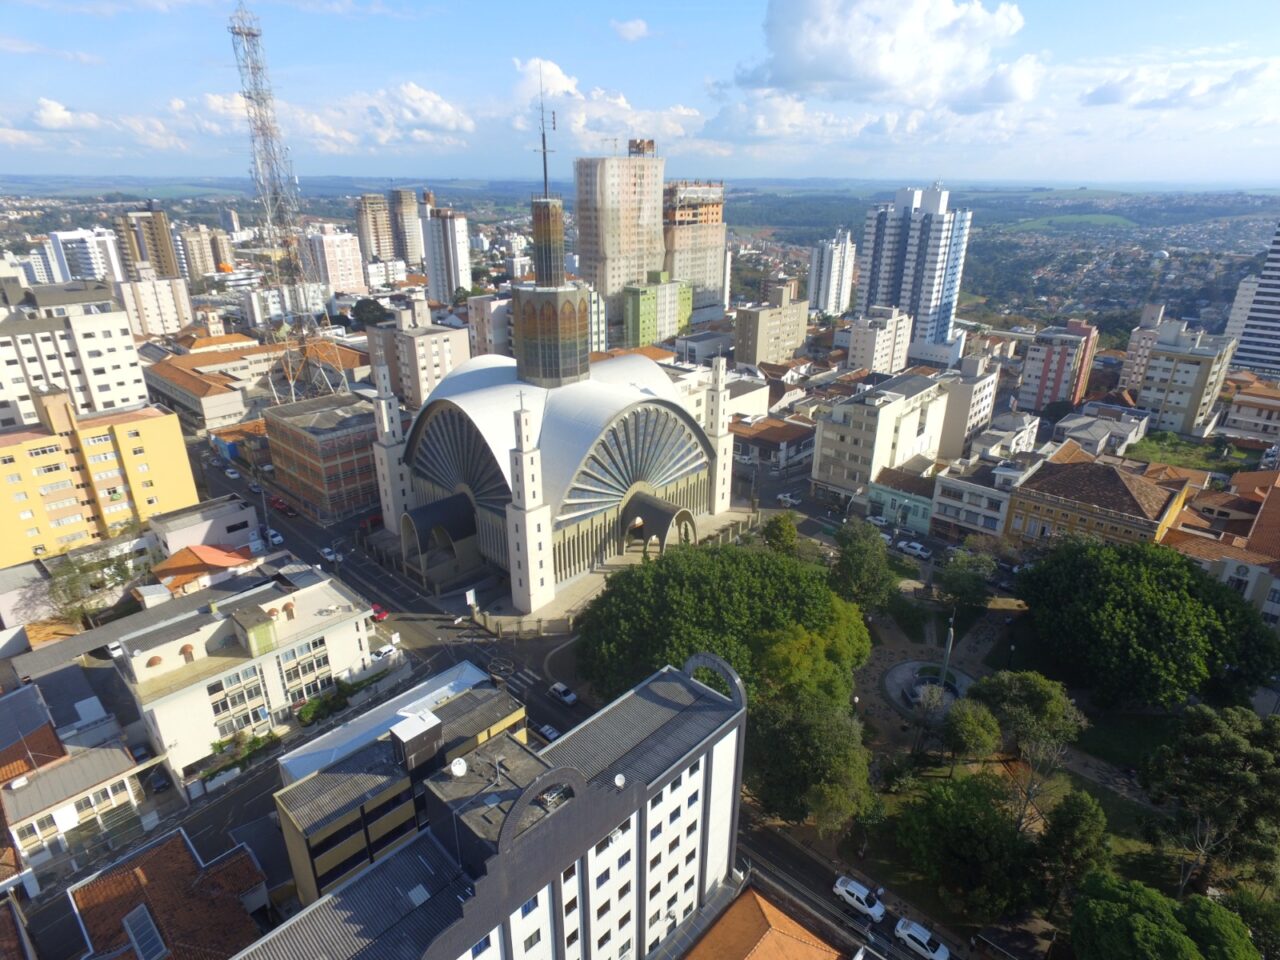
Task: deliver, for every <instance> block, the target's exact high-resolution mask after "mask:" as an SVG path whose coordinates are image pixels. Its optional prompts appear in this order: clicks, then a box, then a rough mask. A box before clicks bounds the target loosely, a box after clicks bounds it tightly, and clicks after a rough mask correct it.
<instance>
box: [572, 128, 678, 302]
mask: <svg viewBox="0 0 1280 960" xmlns="http://www.w3.org/2000/svg"><path fill="white" fill-rule="evenodd" d="M664 163H665V161H664V160H663V159H662V158H661V157H658V156H656V155H655V152H654V146H653V141H652V140H632V141H630V142H629V143H628V155H627V156H625V157H582V158H579V159H578V160H576V161H574V178H575V180H576V183H577V206H576V207H575V209H574V215H575V217H576V218H577V224H578V273H579V275H580V276H581V277H582V279H584V280H585V281H587V283H589V284H591V287H592V289H593V290H595V291H596V292H597V293H599V294H600V295H601V296H602V297H604V302H605V313H606V316H607V318H608V322H609V323H611V324H612V323H620V322H621V320H622V290H623V288H624V287H626V286H628V285H630V284H635V283H644V282H645V280H646V278H647V277H648V276H649V272H650V271H651V270H661V269H662V268H663V261H664V260H665V258H666V248H665V246H664V242H663V217H662V173H663V165H664Z"/></svg>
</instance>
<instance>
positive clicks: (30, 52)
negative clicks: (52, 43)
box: [0, 34, 102, 63]
mask: <svg viewBox="0 0 1280 960" xmlns="http://www.w3.org/2000/svg"><path fill="white" fill-rule="evenodd" d="M0 53H12V54H16V55H18V56H32V57H55V58H57V59H59V60H70V61H72V62H74V63H101V62H102V58H101V57H99V56H97V55H95V54H92V53H84V52H83V51H80V50H57V49H54V48H53V47H46V46H44V45H43V44H39V43H34V42H32V41H30V40H23V39H22V38H21V37H13V36H8V35H6V34H0Z"/></svg>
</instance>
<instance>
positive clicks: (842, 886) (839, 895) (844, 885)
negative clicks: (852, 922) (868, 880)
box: [831, 876, 884, 923]
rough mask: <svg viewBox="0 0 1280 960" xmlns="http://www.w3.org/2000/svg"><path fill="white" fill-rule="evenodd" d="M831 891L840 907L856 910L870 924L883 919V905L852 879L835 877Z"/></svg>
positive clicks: (869, 891)
mask: <svg viewBox="0 0 1280 960" xmlns="http://www.w3.org/2000/svg"><path fill="white" fill-rule="evenodd" d="M831 891H832V892H833V893H834V894H835V895H836V899H837V900H839V901H840V902H841V904H842V905H844V906H846V907H849V908H851V909H853V910H856V911H857V912H858V913H860V914H862V915H863V916H864V917H866V918H867V919H868V920H870V921H871V922H872V923H879V922H880V921H881V920H883V919H884V903H883V902H882V901H881V900H880V898H879V897H877V896H876V895H875V893H874V892H873V891H872V890H871V889H870V888H869V887H864V886H863V885H862V884H860V883H859V882H858V881H857V880H854V879H853V878H852V877H845V876H840V877H836V883H835V886H834V887H832V888H831Z"/></svg>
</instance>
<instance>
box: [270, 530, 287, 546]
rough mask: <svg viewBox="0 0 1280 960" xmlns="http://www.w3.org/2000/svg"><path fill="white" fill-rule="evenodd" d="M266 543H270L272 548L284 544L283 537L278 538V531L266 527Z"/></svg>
mask: <svg viewBox="0 0 1280 960" xmlns="http://www.w3.org/2000/svg"><path fill="white" fill-rule="evenodd" d="M267 542H268V543H270V544H271V545H272V546H273V547H278V546H280V545H281V544H282V543H284V537H282V536H280V531H279V530H272V529H271V528H270V527H268V528H267Z"/></svg>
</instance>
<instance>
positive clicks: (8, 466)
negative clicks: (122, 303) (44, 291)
mask: <svg viewBox="0 0 1280 960" xmlns="http://www.w3.org/2000/svg"><path fill="white" fill-rule="evenodd" d="M33 405H34V407H35V410H36V423H35V424H34V425H32V426H29V427H28V428H26V429H23V430H7V431H4V432H0V474H3V475H4V476H5V477H7V479H8V484H7V485H6V487H5V500H4V504H3V507H2V508H0V530H4V531H5V535H4V536H3V537H0V568H4V567H12V566H14V565H16V564H19V563H26V562H27V561H29V560H31V559H33V558H34V557H42V556H54V555H57V554H62V553H65V552H66V551H68V550H70V549H71V548H72V547H75V546H83V545H85V544H87V543H92V542H95V541H98V540H105V539H107V538H109V537H112V536H115V535H116V534H117V533H119V532H120V529H121V528H122V527H124V526H127V525H129V524H130V523H138V522H141V521H143V520H145V519H146V518H147V517H149V516H151V515H152V514H153V513H162V512H164V511H167V510H176V509H178V508H180V507H186V506H190V505H191V504H193V503H195V502H196V500H197V497H196V487H195V481H194V480H192V478H191V464H190V462H189V461H188V460H187V451H186V446H185V444H184V442H183V439H182V430H181V427H180V426H179V424H178V418H177V416H176V415H175V414H172V413H170V412H169V411H167V410H165V409H163V408H161V407H144V408H142V409H135V410H122V411H118V412H114V413H105V414H95V415H91V416H77V415H76V412H75V408H74V406H73V403H72V399H71V397H70V396H69V395H68V394H67V392H66V391H65V390H63V389H50V390H45V391H43V392H41V393H36V394H35V400H34V404H33Z"/></svg>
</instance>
